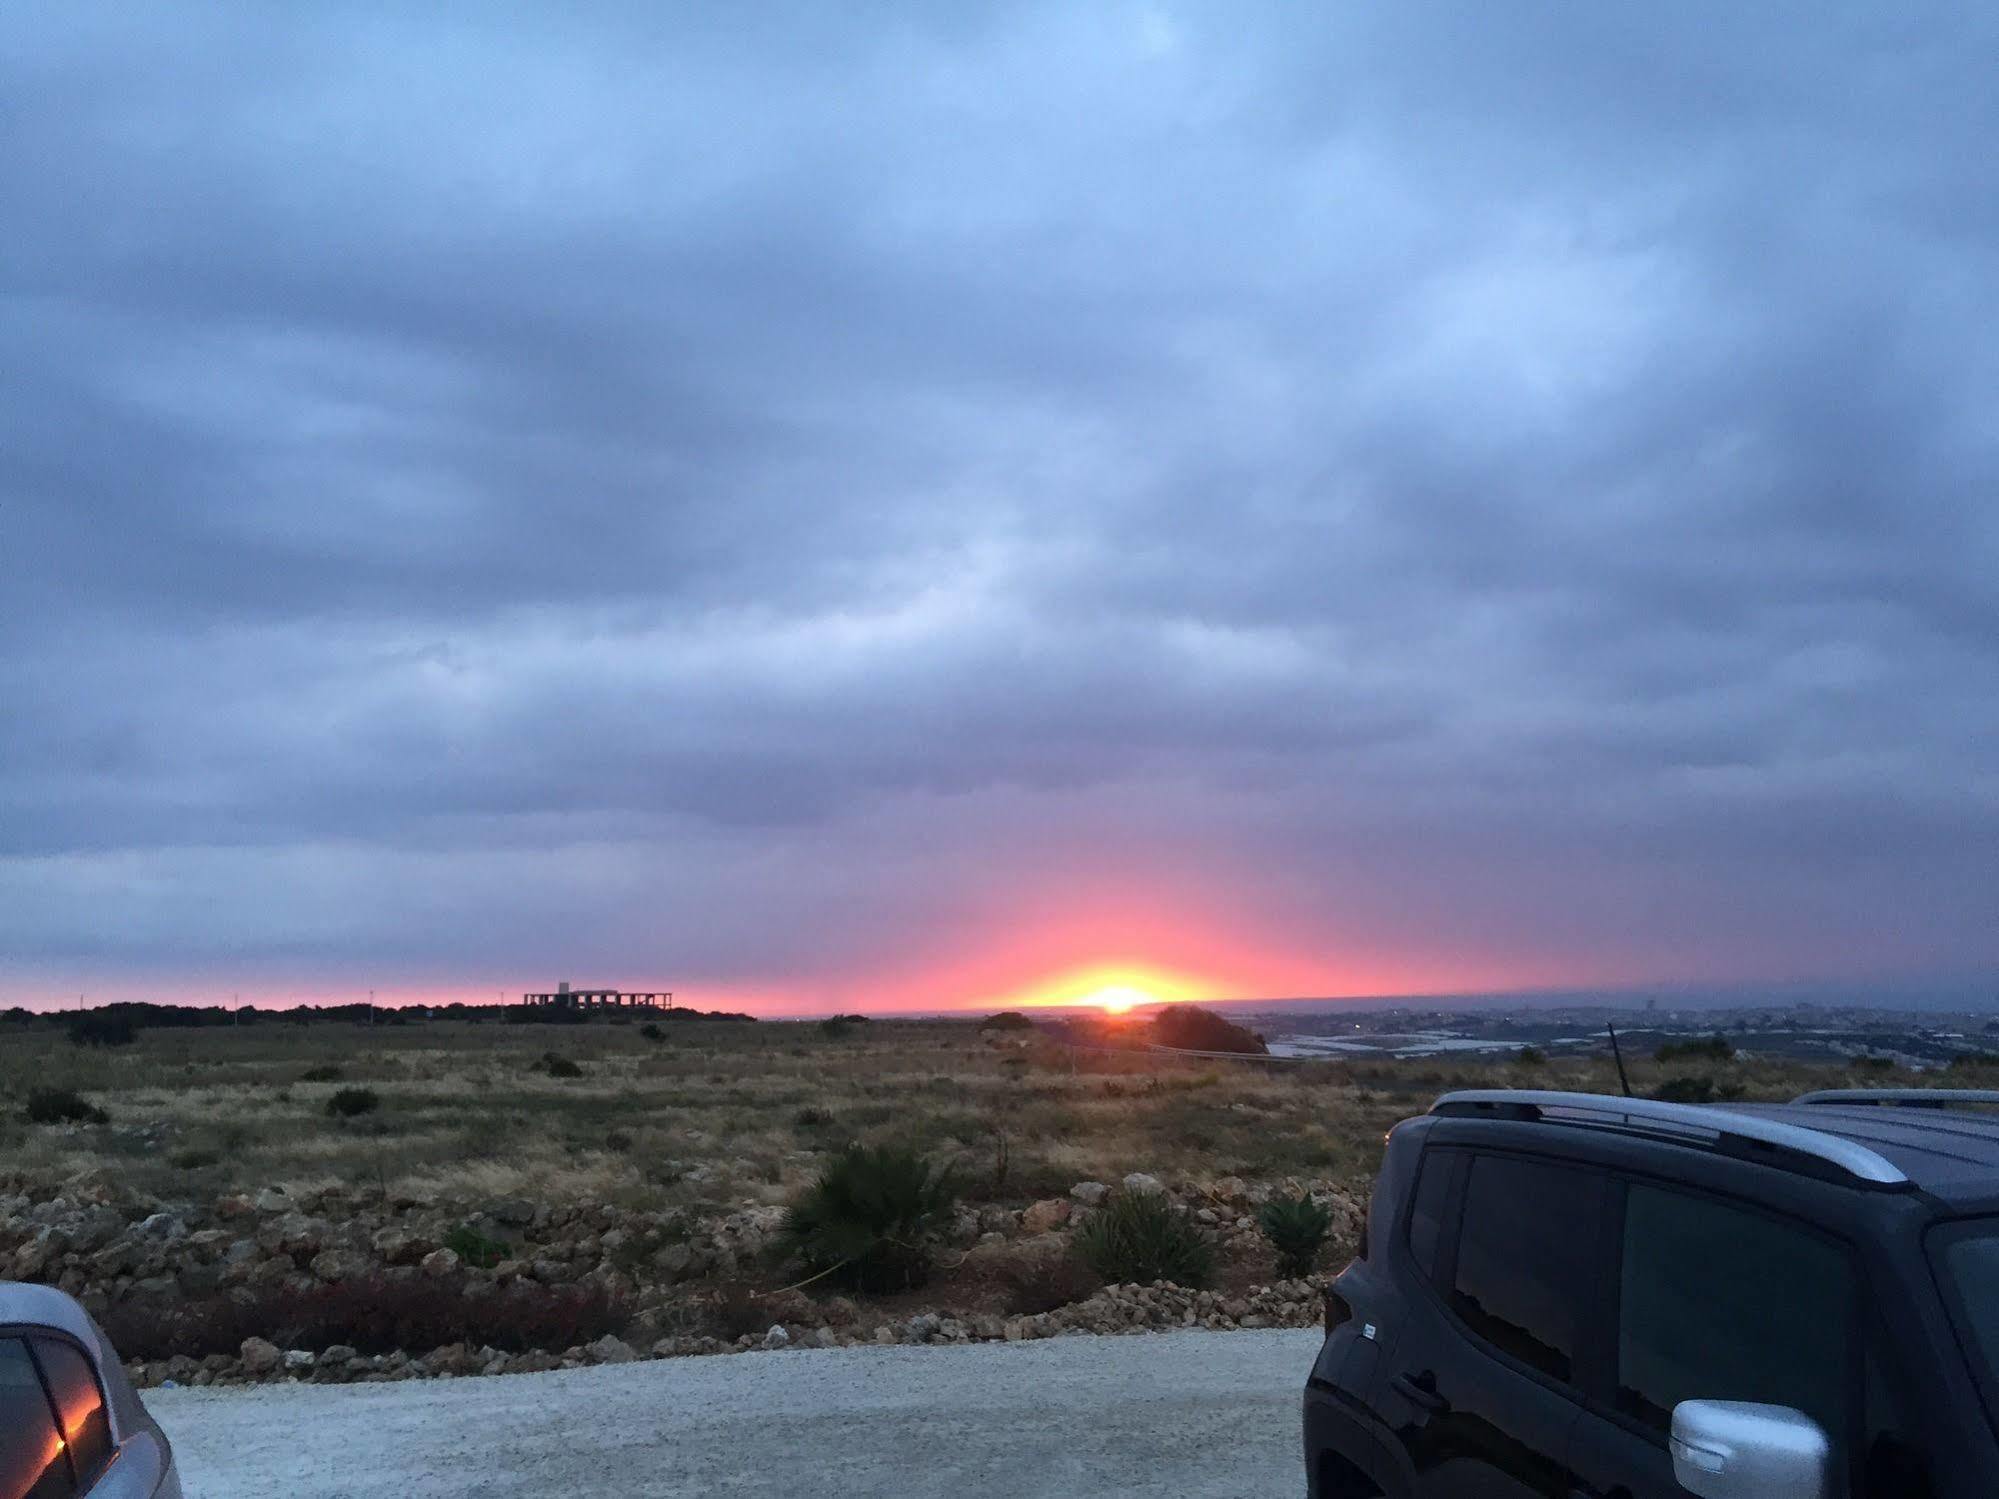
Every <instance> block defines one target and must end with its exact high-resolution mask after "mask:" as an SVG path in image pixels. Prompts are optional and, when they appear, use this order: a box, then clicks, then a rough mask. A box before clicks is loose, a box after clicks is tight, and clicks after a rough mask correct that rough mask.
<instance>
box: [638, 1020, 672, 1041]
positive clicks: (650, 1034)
mask: <svg viewBox="0 0 1999 1499" xmlns="http://www.w3.org/2000/svg"><path fill="white" fill-rule="evenodd" d="M639 1034H640V1035H641V1036H644V1037H645V1038H646V1040H648V1041H664V1040H665V1039H666V1032H665V1031H663V1030H661V1029H660V1028H659V1022H658V1021H656V1020H648V1021H647V1022H646V1023H645V1024H644V1025H642V1026H640V1027H639Z"/></svg>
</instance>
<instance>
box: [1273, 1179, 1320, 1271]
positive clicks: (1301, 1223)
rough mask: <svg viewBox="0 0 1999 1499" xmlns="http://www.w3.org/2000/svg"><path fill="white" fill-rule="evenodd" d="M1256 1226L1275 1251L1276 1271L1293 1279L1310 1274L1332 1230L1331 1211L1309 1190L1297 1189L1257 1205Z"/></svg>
mask: <svg viewBox="0 0 1999 1499" xmlns="http://www.w3.org/2000/svg"><path fill="white" fill-rule="evenodd" d="M1256 1226H1257V1227H1258V1228H1260V1229H1262V1230H1263V1236H1264V1238H1266V1239H1268V1240H1269V1241H1270V1247H1271V1248H1272V1249H1274V1250H1276V1251H1277V1269H1278V1272H1279V1273H1280V1274H1282V1275H1284V1276H1286V1277H1287V1278H1290V1279H1293V1280H1295V1279H1297V1278H1299V1277H1301V1276H1305V1275H1309V1274H1311V1273H1312V1262H1313V1261H1314V1260H1316V1259H1317V1258H1318V1257H1319V1247H1320V1246H1321V1245H1322V1244H1324V1243H1325V1242H1326V1236H1327V1235H1328V1234H1330V1233H1331V1232H1332V1230H1333V1213H1332V1209H1330V1208H1328V1207H1327V1206H1325V1205H1324V1204H1323V1203H1321V1202H1319V1201H1318V1200H1316V1199H1315V1198H1314V1197H1313V1196H1312V1194H1311V1193H1310V1192H1300V1193H1299V1194H1298V1195H1297V1196H1296V1197H1284V1196H1279V1197H1273V1198H1271V1199H1270V1201H1268V1202H1266V1203H1265V1204H1264V1205H1263V1206H1262V1207H1260V1208H1258V1209H1257V1210H1256Z"/></svg>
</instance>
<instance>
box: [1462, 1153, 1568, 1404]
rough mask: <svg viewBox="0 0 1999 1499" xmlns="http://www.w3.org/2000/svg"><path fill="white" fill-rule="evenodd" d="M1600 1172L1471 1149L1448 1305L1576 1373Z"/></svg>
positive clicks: (1547, 1362) (1526, 1353) (1500, 1337)
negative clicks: (1488, 1154) (1597, 1174)
mask: <svg viewBox="0 0 1999 1499" xmlns="http://www.w3.org/2000/svg"><path fill="white" fill-rule="evenodd" d="M1601 1202H1602V1179H1601V1178H1600V1177H1598V1176H1596V1175H1595V1174H1593V1173H1591V1172H1588V1171H1581V1170H1577V1169H1574V1168H1572V1167H1567V1166H1555V1165H1549V1164H1546V1163H1543V1162H1539V1161H1529V1160H1521V1159H1516V1158H1514V1157H1511V1156H1483V1155H1481V1156H1474V1157H1473V1158H1472V1160H1471V1165H1470V1170H1469V1173H1468V1174H1467V1176H1466V1179H1465V1191H1464V1216H1463V1218H1462V1219H1461V1221H1460V1223H1459V1227H1458V1253H1457V1268H1456V1271H1455V1273H1454V1274H1453V1276H1452V1285H1451V1306H1452V1308H1453V1310H1455V1311H1456V1312H1457V1314H1458V1316H1459V1317H1460V1318H1462V1319H1463V1320H1464V1322H1465V1324H1466V1325H1467V1326H1469V1327H1470V1328H1471V1329H1472V1331H1474V1332H1476V1333H1477V1334H1478V1335H1479V1336H1481V1337H1483V1338H1484V1339H1486V1341H1488V1342H1490V1343H1492V1344H1494V1345H1495V1346H1496V1347H1498V1348H1499V1349H1500V1350H1502V1351H1503V1352H1505V1353H1509V1354H1511V1355H1512V1356H1513V1357H1515V1358H1517V1359H1519V1360H1520V1361H1521V1362H1522V1363H1525V1364H1527V1365H1529V1366H1531V1367H1532V1368H1535V1369H1539V1370H1540V1371H1541V1372H1542V1373H1544V1374H1548V1375H1550V1376H1552V1377H1554V1378H1556V1379H1560V1380H1569V1379H1572V1378H1573V1374H1574V1368H1575V1359H1576V1350H1577V1347H1578V1346H1579V1344H1580V1341H1581V1332H1582V1329H1583V1327H1584V1326H1585V1324H1586V1322H1587V1319H1588V1316H1589V1310H1590V1308H1589V1300H1590V1297H1591V1295H1592V1294H1593V1292H1594V1289H1595V1274H1594V1268H1595V1258H1596V1242H1597V1227H1598V1219H1599V1217H1600V1212H1599V1208H1600V1205H1601Z"/></svg>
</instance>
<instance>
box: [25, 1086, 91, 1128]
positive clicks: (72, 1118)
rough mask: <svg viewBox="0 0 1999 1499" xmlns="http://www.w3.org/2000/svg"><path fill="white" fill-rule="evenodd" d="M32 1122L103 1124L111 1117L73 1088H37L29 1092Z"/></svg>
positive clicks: (29, 1113) (29, 1112) (29, 1121)
mask: <svg viewBox="0 0 1999 1499" xmlns="http://www.w3.org/2000/svg"><path fill="white" fill-rule="evenodd" d="M27 1112H28V1123H30V1124H103V1123H104V1122H105V1121H106V1119H107V1118H108V1117H109V1116H108V1115H107V1114H106V1113H105V1112H104V1110H102V1109H100V1108H98V1107H97V1105H96V1104H94V1103H92V1102H91V1101H90V1100H89V1099H87V1098H85V1097H84V1096H83V1095H82V1094H80V1093H78V1092H76V1091H75V1090H74V1089H72V1088H35V1089H32V1090H30V1092H29V1094H28V1110H27Z"/></svg>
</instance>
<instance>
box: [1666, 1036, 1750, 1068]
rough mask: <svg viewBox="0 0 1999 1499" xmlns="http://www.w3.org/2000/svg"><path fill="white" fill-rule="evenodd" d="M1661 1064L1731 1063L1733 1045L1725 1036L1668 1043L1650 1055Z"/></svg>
mask: <svg viewBox="0 0 1999 1499" xmlns="http://www.w3.org/2000/svg"><path fill="white" fill-rule="evenodd" d="M1652 1056H1653V1058H1654V1059H1655V1060H1657V1061H1661V1062H1732V1061H1734V1060H1735V1043H1734V1042H1733V1041H1731V1040H1729V1039H1728V1037H1726V1036H1707V1037H1704V1038H1703V1039H1701V1040H1699V1041H1668V1042H1667V1043H1666V1044H1665V1045H1663V1046H1661V1047H1660V1048H1659V1049H1658V1050H1657V1051H1655V1052H1653V1053H1652Z"/></svg>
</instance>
